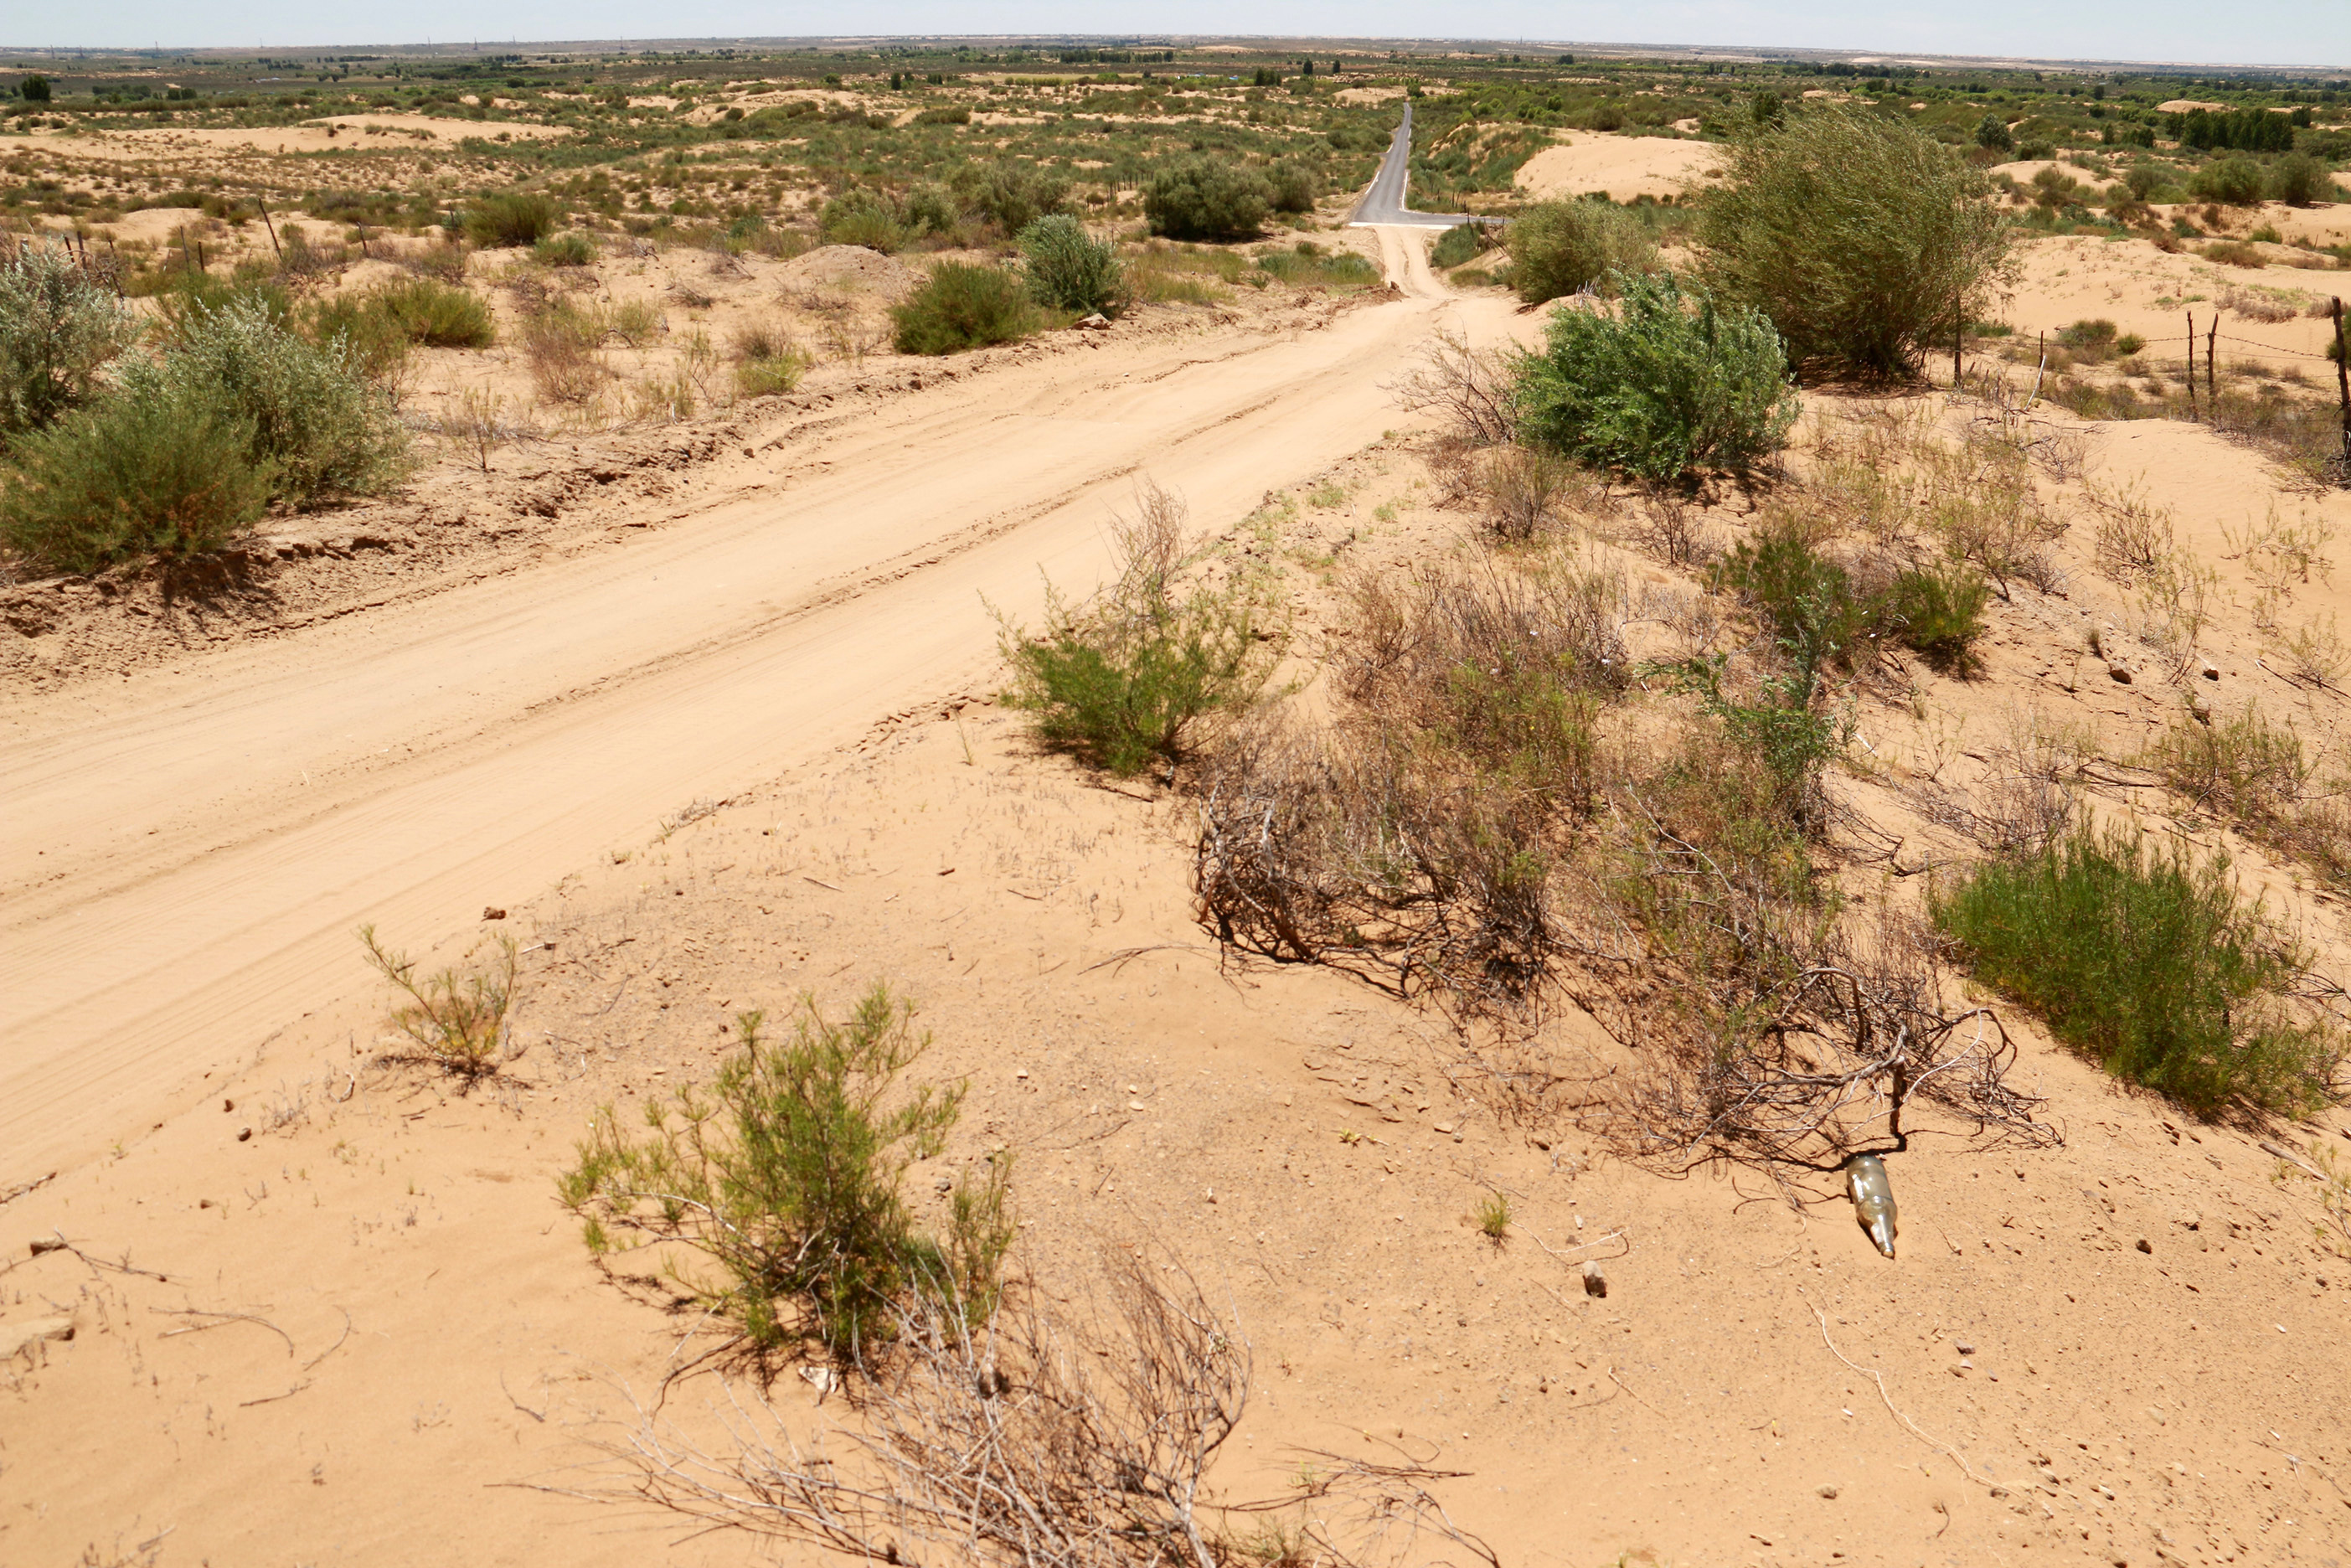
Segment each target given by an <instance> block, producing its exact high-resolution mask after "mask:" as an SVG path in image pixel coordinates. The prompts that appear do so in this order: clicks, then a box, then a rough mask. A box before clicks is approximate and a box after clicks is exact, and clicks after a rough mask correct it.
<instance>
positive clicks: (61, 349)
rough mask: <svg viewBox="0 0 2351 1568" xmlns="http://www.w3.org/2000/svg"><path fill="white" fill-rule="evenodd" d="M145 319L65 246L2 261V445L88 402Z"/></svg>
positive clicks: (25, 251) (38, 248) (22, 250)
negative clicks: (107, 367)
mask: <svg viewBox="0 0 2351 1568" xmlns="http://www.w3.org/2000/svg"><path fill="white" fill-rule="evenodd" d="M139 331H140V323H139V318H138V316H137V315H136V314H134V313H133V312H132V311H131V310H130V309H129V308H126V307H125V306H124V305H123V304H122V302H121V301H120V300H119V299H117V298H115V297H114V293H113V291H112V290H111V289H109V288H107V287H102V286H101V285H99V284H98V283H97V282H95V281H93V280H92V279H90V278H89V277H88V276H86V275H85V274H84V273H83V272H82V270H81V268H80V267H78V266H76V265H75V264H74V260H73V257H72V256H69V255H68V254H67V252H66V250H65V248H64V247H63V246H47V245H34V246H20V247H18V249H17V251H16V255H15V256H13V257H12V258H10V259H9V260H7V261H5V262H0V444H6V443H7V442H8V441H9V440H11V439H12V438H14V437H16V436H17V435H19V434H23V433H25V432H26V431H31V430H38V429H40V428H41V427H42V426H43V425H46V424H47V423H49V422H50V421H52V420H54V419H56V418H57V417H58V416H59V415H60V414H63V413H66V412H68V410H70V409H73V408H76V407H78V406H79V405H81V404H82V403H85V402H89V399H90V398H91V397H92V396H93V395H94V394H95V393H96V392H97V391H98V387H99V370H100V369H101V368H102V367H103V366H104V365H105V364H106V362H107V361H110V360H111V359H113V358H114V356H115V355H117V354H119V353H120V352H121V351H122V350H125V349H127V348H129V347H130V346H131V344H132V343H133V342H135V341H137V340H138V337H139Z"/></svg>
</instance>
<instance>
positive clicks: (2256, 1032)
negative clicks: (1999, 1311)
mask: <svg viewBox="0 0 2351 1568" xmlns="http://www.w3.org/2000/svg"><path fill="white" fill-rule="evenodd" d="M2228 868H2229V862H2228V861H2227V860H2226V859H2225V858H2224V857H2216V858H2213V859H2209V860H2204V861H2200V862H2199V861H2196V860H2192V859H2191V858H2190V855H2189V850H2188V849H2187V848H2186V847H2185V846H2184V845H2174V846H2172V847H2171V848H2169V849H2168V850H2167V849H2159V848H2157V847H2155V846H2152V845H2150V844H2148V843H2147V841H2145V840H2144V839H2143V838H2141V837H2139V836H2138V835H2137V834H2135V833H2132V832H2130V831H2125V830H2120V829H2116V830H2112V831H2099V830H2098V829H2096V828H2095V827H2093V826H2090V825H2088V824H2083V825H2080V826H2077V827H2076V828H2075V829H2074V831H2071V832H2070V833H2068V834H2066V835H2064V836H2063V837H2061V838H2059V839H2057V840H2055V841H2052V842H2051V843H2050V844H2048V845H2047V846H2046V847H2045V848H2043V850H2041V851H2040V852H2037V853H2033V854H2028V855H2025V856H2022V857H2020V858H2017V859H2015V860H2011V861H1995V862H1990V863H1988V864H1985V865H1982V866H1980V867H1979V868H1977V869H1976V871H1975V872H1974V873H1971V874H1970V875H1969V876H1968V877H1967V878H1966V879H1965V880H1964V881H1962V882H1960V883H1959V884H1958V885H1957V886H1956V887H1953V888H1952V889H1950V890H1949V892H1948V893H1947V894H1939V895H1938V896H1937V897H1935V899H1934V900H1933V903H1932V910H1933V914H1934V917H1935V919H1936V921H1937V923H1938V925H1941V926H1942V927H1943V929H1944V930H1946V931H1948V932H1949V933H1950V935H1951V936H1953V937H1954V938H1956V939H1957V940H1958V941H1959V944H1960V946H1962V948H1963V949H1964V950H1965V951H1966V953H1967V955H1968V956H1969V958H1970V961H1971V962H1972V964H1973V965H1974V967H1975V971H1976V973H1977V974H1978V975H1979V976H1980V977H1981V978H1982V979H1984V980H1985V981H1986V982H1987V983H1989V984H1991V985H1993V986H1996V987H1998V988H2001V990H2004V991H2006V992H2008V993H2009V994H2010V995H2011V996H2013V997H2015V998H2018V999H2019V1000H2021V1001H2022V1002H2024V1003H2025V1004H2026V1005H2027V1006H2029V1007H2031V1008H2032V1009H2034V1010H2036V1011H2038V1012H2039V1013H2040V1014H2041V1015H2042V1017H2043V1019H2046V1020H2047V1021H2048V1024H2049V1028H2050V1031H2051V1032H2052V1033H2053V1034H2054V1035H2056V1037H2057V1038H2058V1039H2059V1040H2063V1041H2064V1042H2065V1043H2066V1044H2067V1045H2069V1046H2072V1047H2073V1048H2074V1050H2076V1051H2080V1052H2082V1053H2083V1054H2084V1055H2085V1056H2088V1057H2090V1058H2092V1059H2093V1060H2095V1061H2099V1062H2101V1063H2103V1064H2104V1065H2105V1069H2106V1071H2108V1072H2111V1073H2113V1074H2114V1075H2115V1076H2116V1077H2117V1078H2122V1079H2126V1080H2127V1081H2129V1082H2134V1083H2139V1084H2144V1085H2145V1086H2146V1087H2147V1088H2149V1089H2153V1090H2156V1091H2158V1092H2160V1093H2163V1094H2165V1095H2168V1096H2169V1097H2170V1098H2171V1099H2173V1100H2176V1101H2178V1102H2179V1103H2181V1104H2183V1105H2186V1106H2188V1107H2189V1108H2190V1109H2191V1110H2194V1111H2196V1112H2198V1113H2201V1114H2205V1115H2211V1114H2215V1113H2219V1112H2220V1111H2221V1110H2223V1109H2225V1108H2226V1107H2227V1106H2229V1105H2230V1104H2231V1103H2233V1102H2239V1101H2242V1102H2245V1103H2252V1104H2254V1105H2259V1106H2265V1107H2269V1108H2273V1109H2278V1110H2292V1109H2299V1108H2303V1107H2305V1106H2309V1105H2312V1104H2314V1103H2316V1100H2317V1098H2318V1096H2319V1094H2320V1093H2321V1092H2322V1091H2323V1089H2324V1086H2325V1082H2326V1073H2327V1071H2328V1069H2329V1065H2330V1063H2331V1061H2333V1060H2334V1058H2335V1054H2336V1047H2335V1041H2334V1040H2333V1039H2332V1037H2331V1036H2330V1035H2329V1034H2328V1033H2327V1032H2326V1031H2325V1030H2323V1029H2321V1028H2319V1027H2316V1026H2314V1025H2310V1024H2305V1023H2302V1022H2298V1021H2296V1020H2295V1019H2293V1018H2292V1017H2291V1015H2290V1014H2289V1012H2288V1011H2287V1009H2286V1007H2285V1003H2284V993H2285V990H2286V988H2287V987H2288V986H2289V984H2290V983H2291V982H2292V981H2293V979H2294V976H2295V974H2296V972H2297V969H2298V963H2297V960H2296V958H2295V957H2294V955H2293V954H2292V953H2291V952H2290V951H2289V950H2288V948H2287V946H2286V944H2285V941H2284V938H2283V934H2282V933H2280V932H2279V931H2278V930H2277V929H2275V928H2274V927H2273V925H2271V923H2270V922H2269V921H2268V920H2267V919H2266V918H2265V916H2264V915H2262V911H2261V909H2260V907H2259V906H2258V905H2253V906H2250V907H2249V906H2247V905H2245V904H2242V903H2241V902H2240V900H2239V899H2238V896H2237V891H2236V887H2235V884H2234V883H2232V882H2231V879H2230V876H2229V869H2228Z"/></svg>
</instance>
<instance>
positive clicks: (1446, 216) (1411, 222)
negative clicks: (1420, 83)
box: [1347, 103, 1469, 229]
mask: <svg viewBox="0 0 2351 1568" xmlns="http://www.w3.org/2000/svg"><path fill="white" fill-rule="evenodd" d="M1411 159H1412V105H1411V104H1409V103H1407V104H1405V106H1404V123H1403V124H1402V125H1399V126H1397V127H1396V133H1395V140H1394V141H1390V142H1389V143H1388V155H1387V156H1386V157H1385V158H1384V159H1383V160H1382V161H1381V162H1380V172H1379V173H1378V174H1376V175H1374V177H1373V179H1372V188H1371V189H1370V190H1368V191H1366V192H1364V199H1363V202H1362V203H1361V204H1359V205H1358V206H1357V207H1356V208H1355V215H1354V216H1353V217H1352V218H1350V219H1348V220H1347V221H1348V223H1349V224H1350V225H1353V226H1354V227H1357V228H1368V227H1371V226H1372V225H1376V224H1402V225H1407V226H1409V227H1413V228H1430V229H1449V228H1452V227H1455V226H1456V225H1460V224H1466V223H1468V221H1469V214H1467V213H1416V212H1414V211H1413V210H1412V209H1411V208H1409V207H1407V206H1405V204H1404V196H1405V190H1404V180H1405V164H1406V163H1407V162H1411Z"/></svg>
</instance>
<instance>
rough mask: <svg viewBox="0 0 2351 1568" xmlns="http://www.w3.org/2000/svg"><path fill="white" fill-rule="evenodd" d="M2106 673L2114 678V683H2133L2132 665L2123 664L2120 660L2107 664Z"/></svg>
mask: <svg viewBox="0 0 2351 1568" xmlns="http://www.w3.org/2000/svg"><path fill="white" fill-rule="evenodd" d="M2106 674H2108V675H2109V676H2111V677H2112V678H2113V680H2114V683H2115V684H2116V685H2118V686H2126V685H2130V684H2131V673H2130V666H2129V665H2127V664H2123V663H2122V662H2121V661H2119V660H2117V661H2116V662H2115V663H2113V664H2108V665H2107V666H2106Z"/></svg>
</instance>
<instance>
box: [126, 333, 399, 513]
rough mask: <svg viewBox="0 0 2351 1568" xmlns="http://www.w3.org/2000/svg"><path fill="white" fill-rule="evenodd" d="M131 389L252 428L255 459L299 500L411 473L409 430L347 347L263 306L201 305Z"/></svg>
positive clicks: (137, 370)
mask: <svg viewBox="0 0 2351 1568" xmlns="http://www.w3.org/2000/svg"><path fill="white" fill-rule="evenodd" d="M121 379H122V384H123V388H124V391H125V392H126V393H135V394H142V395H143V394H145V393H147V392H150V391H151V390H165V391H169V392H171V393H172V395H173V396H175V397H178V396H185V397H187V398H189V399H192V400H193V401H194V402H199V403H204V404H206V405H209V406H211V407H214V408H216V409H218V410H220V411H221V412H222V413H223V414H224V415H225V416H226V417H228V418H231V419H235V420H238V421H242V422H244V423H246V424H247V425H248V426H249V427H250V428H251V430H252V432H253V442H252V456H253V460H254V462H255V463H256V465H266V466H267V467H268V468H269V469H270V470H271V471H272V473H273V475H274V476H275V477H274V481H273V488H274V491H275V493H276V494H277V496H278V497H281V498H283V499H286V500H289V501H293V502H295V503H297V504H300V503H303V502H308V501H312V500H316V499H319V498H320V497H325V496H329V495H338V494H340V495H367V494H371V493H374V492H377V491H381V490H382V489H385V488H388V487H389V486H391V485H392V483H393V482H394V481H395V480H397V479H398V478H399V477H400V476H401V475H402V473H403V472H404V469H405V458H406V455H407V450H408V433H407V431H406V429H405V428H404V427H403V426H402V424H401V423H400V420H399V418H398V416H397V415H396V414H395V413H394V412H393V410H392V405H391V402H390V401H389V400H388V399H386V398H384V397H382V396H381V395H379V394H378V393H377V392H373V391H371V389H370V388H369V386H368V385H367V382H366V381H365V379H364V378H363V377H362V376H361V375H360V372H359V369H358V367H357V366H356V365H355V364H354V362H353V361H352V358H351V355H350V352H349V350H347V349H345V348H344V347H343V346H342V345H340V344H339V343H333V342H329V343H327V344H324V345H321V344H315V343H310V342H307V341H305V340H303V339H301V338H299V337H298V336H296V335H295V334H294V333H293V332H291V331H289V330H287V328H286V327H285V325H284V324H283V323H281V322H278V321H276V320H273V319H271V318H270V315H269V312H268V310H267V308H266V307H265V306H263V305H261V304H259V303H257V302H246V303H244V304H237V305H230V306H226V307H224V308H221V309H218V310H204V309H199V310H197V311H195V312H193V314H192V315H191V316H190V317H189V319H187V321H185V322H184V323H183V325H182V327H181V329H180V332H179V335H178V338H177V339H176V340H174V341H173V342H172V343H171V344H170V345H169V346H168V347H167V348H166V349H165V350H164V353H163V355H162V359H161V360H160V361H145V360H137V361H131V363H129V364H128V365H126V367H125V368H124V371H123V375H122V378H121Z"/></svg>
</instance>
